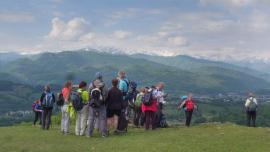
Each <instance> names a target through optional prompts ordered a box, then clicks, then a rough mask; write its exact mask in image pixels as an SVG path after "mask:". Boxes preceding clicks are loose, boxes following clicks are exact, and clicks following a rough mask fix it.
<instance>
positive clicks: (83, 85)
mask: <svg viewBox="0 0 270 152" xmlns="http://www.w3.org/2000/svg"><path fill="white" fill-rule="evenodd" d="M86 86H87V83H86V82H85V81H82V82H80V84H79V88H80V89H85V88H86Z"/></svg>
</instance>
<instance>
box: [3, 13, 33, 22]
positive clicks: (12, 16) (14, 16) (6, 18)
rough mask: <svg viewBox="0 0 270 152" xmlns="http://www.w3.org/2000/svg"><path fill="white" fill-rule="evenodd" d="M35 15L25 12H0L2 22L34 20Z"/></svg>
mask: <svg viewBox="0 0 270 152" xmlns="http://www.w3.org/2000/svg"><path fill="white" fill-rule="evenodd" d="M34 19H35V17H34V16H33V15H32V14H29V13H25V12H0V22H6V23H22V22H33V21H34Z"/></svg>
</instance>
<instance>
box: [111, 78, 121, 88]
mask: <svg viewBox="0 0 270 152" xmlns="http://www.w3.org/2000/svg"><path fill="white" fill-rule="evenodd" d="M118 83H119V80H118V79H113V80H112V86H113V87H117V86H118Z"/></svg>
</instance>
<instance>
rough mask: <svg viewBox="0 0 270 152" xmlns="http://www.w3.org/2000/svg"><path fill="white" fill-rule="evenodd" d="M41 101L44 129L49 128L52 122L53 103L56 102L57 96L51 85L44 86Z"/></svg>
mask: <svg viewBox="0 0 270 152" xmlns="http://www.w3.org/2000/svg"><path fill="white" fill-rule="evenodd" d="M40 101H41V107H42V111H43V113H42V129H43V130H45V129H46V130H49V128H50V124H51V116H52V110H53V105H54V103H55V96H54V94H53V93H52V92H51V87H50V85H46V86H45V87H44V92H43V93H42V95H41V97H40Z"/></svg>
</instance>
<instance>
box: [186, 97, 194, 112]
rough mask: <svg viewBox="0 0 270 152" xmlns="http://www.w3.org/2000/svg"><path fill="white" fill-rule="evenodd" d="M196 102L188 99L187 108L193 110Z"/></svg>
mask: <svg viewBox="0 0 270 152" xmlns="http://www.w3.org/2000/svg"><path fill="white" fill-rule="evenodd" d="M194 106H195V103H194V101H193V100H187V101H186V109H187V111H192V110H193V109H194Z"/></svg>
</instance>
